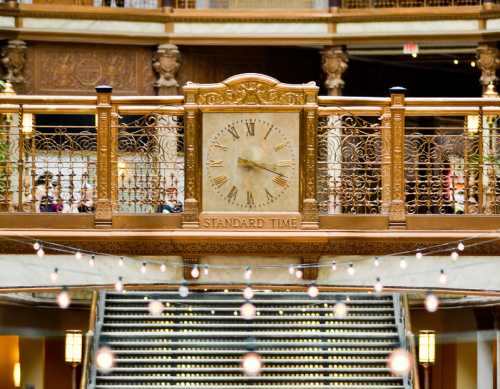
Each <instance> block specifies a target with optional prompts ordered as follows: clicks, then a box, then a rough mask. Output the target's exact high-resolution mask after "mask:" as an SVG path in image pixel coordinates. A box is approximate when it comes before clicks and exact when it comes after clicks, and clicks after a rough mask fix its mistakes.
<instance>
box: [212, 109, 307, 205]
mask: <svg viewBox="0 0 500 389" xmlns="http://www.w3.org/2000/svg"><path fill="white" fill-rule="evenodd" d="M209 115H214V113H210V114H209ZM221 115H224V114H221ZM226 115H229V117H227V118H226V120H224V121H220V120H219V121H217V125H215V126H212V128H211V130H212V131H207V132H208V133H210V134H209V136H208V137H205V139H204V142H203V143H204V158H203V164H204V180H203V182H204V210H206V211H222V212H224V211H232V212H234V211H249V212H252V211H297V208H298V178H297V177H298V167H299V147H298V146H299V144H298V124H297V125H296V126H294V127H295V128H292V129H290V128H289V127H288V126H287V125H286V124H287V120H279V119H280V114H250V113H246V114H243V113H241V114H226ZM276 115H278V116H276ZM281 115H290V114H287V113H284V114H281ZM292 115H293V114H292ZM285 117H286V116H285ZM288 121H289V120H288ZM297 123H298V120H297ZM214 124H215V123H214ZM207 135H208V134H207Z"/></svg>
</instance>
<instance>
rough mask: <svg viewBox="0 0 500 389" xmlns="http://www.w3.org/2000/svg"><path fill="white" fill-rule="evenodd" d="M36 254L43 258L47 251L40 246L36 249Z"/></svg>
mask: <svg viewBox="0 0 500 389" xmlns="http://www.w3.org/2000/svg"><path fill="white" fill-rule="evenodd" d="M36 255H38V257H40V258H42V257H43V256H44V255H45V251H43V247H42V246H40V248H39V249H38V250H37V251H36Z"/></svg>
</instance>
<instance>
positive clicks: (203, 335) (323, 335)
mask: <svg viewBox="0 0 500 389" xmlns="http://www.w3.org/2000/svg"><path fill="white" fill-rule="evenodd" d="M101 335H102V336H106V337H110V338H111V337H112V338H117V337H132V336H134V337H137V336H139V337H141V338H189V339H191V338H212V339H213V337H214V336H217V337H222V338H245V339H246V338H248V337H254V338H257V337H258V338H261V339H262V338H278V339H280V338H294V339H297V338H307V339H309V338H318V339H319V338H348V339H350V338H353V339H355V338H361V339H365V338H370V339H388V338H391V339H393V338H398V333H397V332H380V333H378V332H372V333H366V332H349V333H345V332H339V333H336V332H330V333H327V332H312V333H306V334H297V333H293V332H292V333H291V332H281V333H280V332H260V331H244V332H229V331H225V332H144V331H135V332H133V331H130V332H124V331H113V332H109V331H103V332H101Z"/></svg>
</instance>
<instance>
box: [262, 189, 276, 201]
mask: <svg viewBox="0 0 500 389" xmlns="http://www.w3.org/2000/svg"><path fill="white" fill-rule="evenodd" d="M264 190H265V191H266V197H267V201H270V202H273V201H274V196H273V194H272V193H271V192H269V191H268V190H267V188H264Z"/></svg>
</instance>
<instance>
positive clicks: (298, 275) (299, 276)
mask: <svg viewBox="0 0 500 389" xmlns="http://www.w3.org/2000/svg"><path fill="white" fill-rule="evenodd" d="M303 275H304V273H303V272H302V270H300V269H297V270H295V277H297V278H299V279H300V278H302V276H303Z"/></svg>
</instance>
